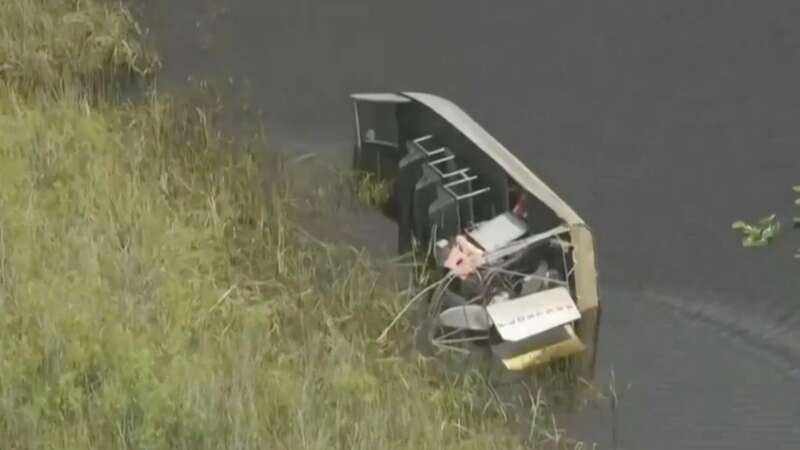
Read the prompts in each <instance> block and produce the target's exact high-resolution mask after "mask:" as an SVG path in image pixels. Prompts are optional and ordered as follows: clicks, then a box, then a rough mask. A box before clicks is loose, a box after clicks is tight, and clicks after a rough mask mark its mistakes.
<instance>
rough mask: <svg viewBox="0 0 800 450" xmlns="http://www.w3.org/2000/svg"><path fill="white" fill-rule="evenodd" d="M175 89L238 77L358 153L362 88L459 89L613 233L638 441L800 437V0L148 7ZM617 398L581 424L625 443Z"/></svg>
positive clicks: (262, 102)
mask: <svg viewBox="0 0 800 450" xmlns="http://www.w3.org/2000/svg"><path fill="white" fill-rule="evenodd" d="M137 5H139V6H141V13H142V15H143V17H144V18H145V24H146V25H147V26H149V27H150V28H151V29H152V32H153V33H154V37H155V38H156V42H157V44H158V46H159V48H160V49H161V52H162V54H163V55H164V58H165V63H166V66H165V70H166V73H165V77H164V82H166V83H167V84H168V85H170V87H172V88H175V87H180V86H181V85H182V84H183V83H184V81H185V80H186V78H187V77H189V76H192V77H193V78H195V79H197V78H217V79H227V78H228V77H230V79H231V81H232V82H233V84H234V85H235V86H237V87H239V88H241V90H242V92H246V93H247V96H248V97H247V100H248V102H250V105H251V106H252V107H257V108H260V109H262V110H263V111H264V112H265V113H266V114H265V120H266V123H267V124H268V126H269V128H270V130H272V131H273V132H274V138H275V139H276V140H278V141H280V142H285V143H286V144H287V145H291V146H292V147H293V148H299V149H300V151H309V150H311V151H315V152H319V153H324V154H325V155H326V156H328V157H331V158H334V159H340V160H341V161H342V164H347V163H348V162H349V161H350V159H349V158H350V154H349V145H350V142H351V120H352V118H351V116H350V109H349V104H348V100H347V95H348V94H349V93H350V92H353V91H392V90H417V91H426V92H431V93H436V94H440V95H443V96H445V97H447V98H449V99H451V100H453V101H454V102H456V103H457V104H459V105H460V106H461V107H463V108H464V109H465V110H466V111H467V112H468V113H469V114H471V115H472V116H474V117H475V118H476V119H477V120H478V122H480V123H481V124H483V125H484V127H485V128H486V129H487V130H489V131H490V132H491V133H492V134H493V135H494V136H495V137H497V138H498V139H499V140H500V141H501V142H503V143H504V144H506V146H507V147H508V148H509V149H511V150H512V151H513V152H515V153H516V154H517V155H519V157H520V158H521V159H522V160H523V161H524V162H525V163H527V164H529V165H530V167H531V168H532V169H533V170H534V171H535V172H536V173H537V174H539V175H540V176H541V177H542V178H543V179H545V180H546V181H547V182H548V183H549V184H550V185H551V186H552V187H553V188H554V189H555V190H556V191H557V192H559V193H560V194H561V195H562V196H563V197H564V198H565V199H566V200H567V201H568V202H569V203H571V204H572V205H573V206H574V207H575V208H576V210H577V211H578V212H579V213H580V214H581V215H582V216H583V217H584V218H585V219H586V220H587V222H588V223H589V224H590V225H591V226H592V228H593V229H594V232H595V234H596V240H597V245H598V265H599V269H600V275H601V294H602V297H601V301H602V302H603V306H604V308H605V310H604V316H603V324H602V329H601V342H600V345H601V348H600V353H599V361H598V362H599V367H598V372H599V378H598V381H600V382H601V383H605V382H607V379H608V373H609V372H610V370H611V369H612V368H613V369H614V371H615V374H616V380H617V385H618V389H620V390H621V389H623V388H624V387H625V386H626V385H629V384H630V389H629V390H628V391H627V392H626V393H625V394H624V397H623V398H622V401H621V406H620V408H619V411H618V414H619V415H618V417H617V422H618V424H619V435H618V437H619V439H620V440H621V444H622V446H624V447H625V448H630V449H695V448H696V449H717V448H719V449H760V448H770V449H784V448H785V449H796V448H800V276H798V275H800V261H797V260H794V259H793V258H792V254H793V252H794V250H795V249H796V248H798V247H800V231H798V232H793V230H791V229H789V228H790V227H789V226H788V223H785V225H786V226H785V227H784V228H785V229H784V232H783V233H782V234H781V237H780V238H779V239H778V240H777V241H776V242H775V245H774V246H772V247H770V248H767V249H760V250H747V249H742V248H741V247H740V246H739V243H738V241H737V237H736V236H735V235H734V234H732V232H731V230H730V223H731V222H732V221H733V220H735V219H737V218H741V217H744V218H750V217H754V216H759V215H762V214H768V213H771V212H776V213H779V214H781V216H782V217H783V218H784V220H785V221H786V220H787V219H788V217H789V216H790V215H791V213H792V212H793V211H792V206H791V204H792V200H793V196H792V193H791V191H790V186H791V185H793V184H800V126H798V125H799V123H798V120H800V89H798V83H800V27H798V24H800V2H796V1H774V2H767V1H765V2H753V1H748V2H745V1H725V2H723V1H705V2H699V1H675V0H673V1H669V2H665V1H662V2H657V1H646V0H639V1H619V0H611V1H606V2H591V1H581V2H574V1H538V2H533V1H530V0H527V1H506V2H477V1H467V0H460V1H455V0H439V1H435V2H431V1H419V0H407V1H403V2H400V1H396V2H385V1H366V0H358V1H356V0H339V1H336V2H333V1H330V0H328V1H322V0H319V1H309V0H291V1H289V0H284V1H277V0H204V1H200V0H171V1H169V2H161V1H155V0H139V1H138V2H137ZM611 421H612V419H611V417H610V415H609V413H608V411H600V412H591V411H590V412H587V413H586V414H584V415H582V416H580V417H577V418H575V420H574V423H573V424H571V430H572V431H573V433H574V434H578V437H580V438H583V439H587V440H589V441H597V442H599V443H600V447H601V448H609V446H610V445H611V443H610V441H609V439H610V432H609V429H610V423H611Z"/></svg>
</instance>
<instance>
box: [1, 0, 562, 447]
mask: <svg viewBox="0 0 800 450" xmlns="http://www.w3.org/2000/svg"><path fill="white" fill-rule="evenodd" d="M0 32H2V40H0V61H4V62H3V63H2V65H1V66H0V67H1V69H0V443H2V445H0V447H2V448H3V449H8V450H11V449H26V450H29V449H111V448H120V449H167V448H170V449H173V448H174V449H184V448H185V449H193V450H194V449H212V448H213V449H223V448H224V449H251V448H252V449H256V448H259V449H260V448H277V449H326V450H328V449H333V448H342V449H352V448H363V449H370V450H373V449H383V448H392V449H437V450H439V449H448V448H454V449H456V448H457V449H460V450H467V449H486V448H519V447H521V446H534V447H536V446H539V445H540V444H541V442H542V441H543V440H546V439H547V438H546V436H547V435H548V434H552V427H551V426H550V424H551V422H552V416H551V415H550V414H549V413H547V412H546V409H540V408H539V407H541V404H539V405H537V409H536V411H537V414H536V415H535V416H536V417H537V419H536V422H535V423H534V424H533V425H534V426H528V427H527V430H526V432H525V433H524V434H525V436H520V435H519V433H514V432H512V431H511V428H508V427H506V424H507V414H506V412H505V410H504V408H503V407H502V406H501V405H500V404H499V402H497V400H496V398H495V397H493V396H492V395H491V393H490V392H489V390H487V389H486V386H485V383H484V382H483V380H482V379H481V378H480V377H479V376H477V375H474V374H472V373H469V372H464V373H461V374H458V375H454V374H453V373H452V372H448V371H446V370H444V368H443V366H442V364H441V363H439V362H437V361H430V360H409V359H404V358H401V357H399V355H400V354H401V347H402V346H403V343H404V340H406V339H407V337H408V335H409V333H410V324H408V323H403V324H401V326H399V327H397V328H396V329H395V330H393V332H392V333H391V334H390V336H389V337H390V338H389V339H388V340H387V342H386V343H382V344H380V345H379V344H378V343H376V341H375V338H376V337H377V336H378V334H380V332H381V330H382V329H383V328H384V327H385V326H386V324H388V323H389V321H391V319H392V318H393V317H394V314H395V313H396V312H397V311H398V310H400V308H401V307H402V304H403V299H402V298H401V296H400V295H398V294H397V293H396V292H394V291H393V290H392V289H390V288H389V287H386V286H385V285H384V284H382V283H381V282H380V275H381V273H380V270H379V266H378V265H377V264H376V263H375V262H372V261H370V260H369V258H368V257H367V256H366V255H365V254H363V253H359V252H355V251H353V250H352V249H348V248H346V247H339V246H334V245H320V244H319V243H318V242H316V241H314V240H309V239H307V237H306V234H304V233H303V232H302V230H300V229H299V228H298V227H296V226H295V224H293V222H292V219H291V217H292V210H293V208H296V205H297V204H298V202H300V201H301V199H298V198H297V194H295V193H294V192H295V189H294V188H295V187H296V184H297V181H296V180H293V178H292V175H291V172H292V171H291V170H290V169H289V166H290V165H289V164H287V163H286V161H285V158H281V157H280V156H279V155H272V156H268V155H263V153H262V152H261V151H260V149H261V147H260V146H259V145H258V143H257V142H254V143H252V144H250V145H248V144H247V143H246V142H243V141H239V142H237V143H235V144H234V143H231V142H230V141H226V140H225V139H223V138H222V137H221V136H220V135H219V133H217V132H215V131H214V130H215V127H214V114H212V113H211V112H210V110H208V109H203V108H200V107H195V106H192V105H184V104H181V103H180V102H177V101H174V100H171V99H169V98H168V97H165V96H163V95H160V94H155V93H153V94H152V95H150V96H149V98H148V100H147V101H146V102H143V103H139V104H121V103H115V102H113V101H111V100H108V99H105V100H104V98H106V97H104V96H103V95H102V92H103V87H104V86H107V84H108V82H109V80H113V79H114V77H115V76H116V75H117V74H119V73H129V72H134V73H138V74H140V75H147V76H150V75H151V74H152V70H153V68H154V67H155V66H156V63H155V61H156V60H155V59H154V58H152V57H150V56H147V54H146V53H145V52H144V51H143V50H142V48H141V46H140V44H139V43H138V42H139V41H138V36H137V34H138V33H137V32H136V28H135V24H134V23H133V22H132V21H131V19H130V16H129V15H128V14H127V13H126V12H125V11H124V10H122V9H119V8H118V7H110V6H101V4H100V3H95V2H93V1H79V0H7V1H5V2H3V3H2V5H0ZM369 192H372V191H369ZM371 196H372V194H371V193H368V195H367V197H369V198H371ZM504 416H505V417H504ZM529 425H530V424H529ZM528 437H529V438H530V439H527V438H528Z"/></svg>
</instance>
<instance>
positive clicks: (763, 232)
mask: <svg viewBox="0 0 800 450" xmlns="http://www.w3.org/2000/svg"><path fill="white" fill-rule="evenodd" d="M731 228H733V229H734V230H739V231H740V232H741V233H742V245H743V246H745V247H763V246H765V245H767V244H768V243H769V242H770V241H771V240H772V239H773V238H774V237H775V236H776V235H777V234H778V231H780V222H779V221H777V215H775V214H771V215H769V216H767V217H763V218H761V219H758V220H756V221H755V222H752V223H747V222H744V221H742V220H737V221H736V222H734V223H733V224H732V225H731Z"/></svg>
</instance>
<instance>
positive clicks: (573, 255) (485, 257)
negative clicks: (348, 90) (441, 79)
mask: <svg viewBox="0 0 800 450" xmlns="http://www.w3.org/2000/svg"><path fill="white" fill-rule="evenodd" d="M351 98H352V100H353V108H354V114H355V135H356V144H355V148H354V160H353V163H354V166H355V168H356V169H357V170H359V171H364V172H368V173H372V174H375V175H376V176H377V177H378V178H379V179H382V180H386V181H389V185H390V186H391V187H392V188H391V194H390V196H389V199H388V200H387V202H386V204H384V205H381V209H382V210H383V211H384V213H386V214H387V215H388V216H389V217H390V218H392V219H393V220H394V221H396V222H397V223H398V228H399V235H398V242H399V251H400V252H401V253H405V252H407V251H410V250H412V249H413V247H412V242H414V241H417V242H419V243H422V244H423V245H421V246H420V247H422V248H428V247H429V246H431V248H432V249H433V261H432V269H433V270H434V272H435V273H437V274H438V275H437V277H436V278H435V279H434V281H433V282H432V283H431V284H429V285H428V286H426V287H424V288H423V289H422V291H421V294H417V295H416V296H415V297H414V298H412V299H411V300H410V301H409V305H407V306H406V308H404V309H403V311H401V314H402V313H403V312H405V311H406V310H407V309H408V308H409V307H410V304H411V303H413V302H416V301H418V300H419V299H420V298H421V297H422V296H423V293H424V297H425V299H426V300H427V303H428V319H429V321H430V322H431V323H432V328H431V329H430V330H429V333H428V336H429V339H430V343H432V344H433V345H434V346H435V347H436V348H439V349H442V350H454V351H459V352H462V353H464V352H466V353H468V352H470V351H471V350H472V349H474V348H475V347H476V346H481V345H482V346H488V347H489V348H491V351H492V352H493V354H495V355H496V356H497V357H498V358H500V360H502V362H503V364H504V365H505V366H506V367H507V368H508V369H510V370H522V369H525V368H527V367H531V366H536V365H540V364H545V363H547V362H549V361H552V360H555V359H560V358H565V357H576V358H579V359H580V362H581V364H580V369H581V370H582V371H583V372H584V375H587V373H588V376H590V375H591V373H592V372H593V367H594V354H595V352H594V349H595V344H596V340H597V331H598V322H599V302H598V298H597V283H596V277H597V273H596V269H595V261H594V244H593V239H592V234H591V232H590V231H589V228H588V227H587V226H586V224H585V223H584V222H583V220H582V219H581V218H580V217H579V216H578V215H577V214H576V213H575V212H574V211H573V210H572V209H571V208H570V207H569V206H568V205H567V204H566V203H565V202H564V201H563V200H562V199H561V198H559V197H558V195H556V194H555V193H554V192H553V191H552V190H551V189H550V188H549V187H548V186H547V185H546V184H545V183H544V182H542V181H541V180H540V179H539V178H538V177H536V175H534V174H533V173H532V172H531V171H530V170H529V169H528V168H527V167H526V166H525V165H524V164H522V163H521V162H520V161H519V160H518V159H517V158H516V157H515V156H514V155H513V154H511V152H509V151H508V150H507V149H505V148H504V147H503V146H502V145H501V144H500V143H499V142H497V141H496V140H495V139H494V138H493V137H492V136H490V135H489V134H488V133H487V132H486V131H485V130H484V129H483V128H481V127H480V125H478V124H477V123H476V122H475V121H474V120H473V119H472V118H470V117H469V116H468V115H467V114H466V113H464V112H463V111H462V110H461V109H460V108H459V107H458V106H456V105H454V104H453V103H451V102H449V101H447V100H445V99H443V98H441V97H437V96H434V95H430V94H422V93H408V92H406V93H399V94H394V93H390V94H387V93H375V94H370V93H367V94H353V95H352V96H351ZM364 130H368V131H364ZM398 317H399V316H398ZM396 321H397V318H395V320H394V321H392V323H391V324H390V325H389V327H387V329H386V330H384V333H382V334H381V338H385V336H386V332H387V331H388V329H389V328H391V327H392V326H393V325H394V324H395V323H396Z"/></svg>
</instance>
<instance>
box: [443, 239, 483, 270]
mask: <svg viewBox="0 0 800 450" xmlns="http://www.w3.org/2000/svg"><path fill="white" fill-rule="evenodd" d="M482 257H483V251H482V250H481V249H479V248H478V247H476V246H475V245H473V244H472V243H471V242H469V240H467V238H466V237H464V236H462V235H458V236H456V245H454V246H453V248H452V249H450V254H449V255H447V259H446V260H445V261H444V266H445V267H446V268H448V269H450V271H451V272H453V274H454V275H455V276H457V277H458V278H461V279H462V280H464V279H466V278H467V277H468V276H469V275H470V274H471V273H473V272H475V270H476V269H477V268H478V266H479V265H480V264H481V263H482V261H483V258H482Z"/></svg>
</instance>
